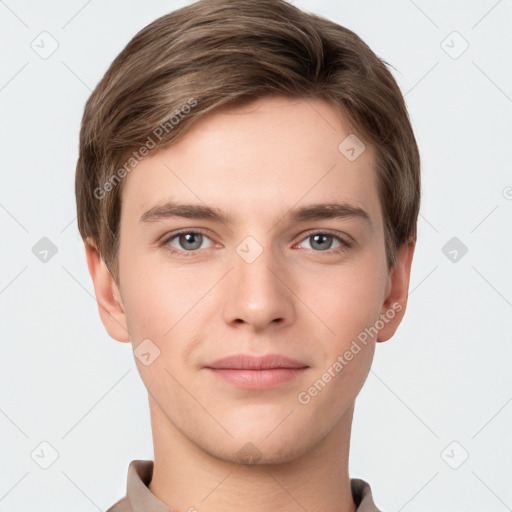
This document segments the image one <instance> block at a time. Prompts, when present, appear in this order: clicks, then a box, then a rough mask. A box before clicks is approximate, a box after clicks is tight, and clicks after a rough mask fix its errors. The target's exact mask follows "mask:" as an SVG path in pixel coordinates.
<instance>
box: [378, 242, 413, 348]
mask: <svg viewBox="0 0 512 512" xmlns="http://www.w3.org/2000/svg"><path fill="white" fill-rule="evenodd" d="M415 245H416V241H415V240H413V241H410V242H408V243H406V244H404V245H403V246H402V247H401V248H400V249H398V251H397V254H396V262H395V265H394V266H393V268H392V269H391V271H390V273H389V277H388V282H387V285H386V294H385V299H384V303H383V304H382V310H381V315H380V318H381V320H382V323H383V324H384V327H383V328H382V329H380V330H379V334H378V335H377V341H378V342H381V341H387V340H389V338H391V336H393V334H395V331H396V330H397V328H398V326H399V325H400V322H401V321H402V318H403V317H404V314H405V308H406V306H407V296H408V294H409V278H410V275H411V264H412V256H413V254H414V247H415Z"/></svg>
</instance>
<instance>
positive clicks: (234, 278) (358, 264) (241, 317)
mask: <svg viewBox="0 0 512 512" xmlns="http://www.w3.org/2000/svg"><path fill="white" fill-rule="evenodd" d="M350 133H352V132H351V131H350V130H349V129H348V128H347V125H346V124H345V122H344V120H343V118H342V117H341V116H340V114H339V113H338V112H337V111H336V110H335V109H334V108H333V107H332V106H330V105H329V104H328V103H326V102H324V101H322V100H308V101H307V102H306V101H305V100H299V99H282V98H281V99H278V98H266V99H263V100H259V101H257V102H256V103H253V104H252V105H250V106H246V107H243V108H238V109H236V110H228V111H224V112H217V113H214V114H211V115H210V116H209V117H206V118H204V119H202V120H201V121H199V122H198V123H197V124H196V125H195V126H194V127H193V128H192V129H191V131H189V132H188V133H187V134H186V135H185V136H184V137H183V138H182V139H180V140H179V141H178V142H177V143H175V144H174V145H172V146H170V147H169V148H166V149H162V150H160V151H157V152H155V153H154V154H151V155H149V156H147V157H146V158H145V159H143V160H142V161H141V162H140V163H139V164H138V166H137V167H136V168H135V169H134V170H133V171H132V172H131V173H130V175H129V176H127V177H126V178H125V180H126V181H125V183H124V190H123V195H122V213H121V228H120V249H119V288H118V287H116V286H115V285H114V287H113V288H114V291H115V295H116V296H117V299H118V301H119V312H118V313H116V315H117V320H118V323H123V322H124V323H125V324H126V329H127V331H128V332H129V339H130V340H131V342H132V344H133V347H134V349H135V353H136V355H137V356H138V357H136V359H135V360H136V363H137V366H138V369H139V372H140V375H141V378H142V380H143V381H144V384H145V386H146V388H147V390H148V393H149V398H150V406H151V408H152V417H153V418H158V420H157V421H158V422H159V425H157V426H156V427H157V428H159V429H160V431H161V432H166V433H167V434H169V435H172V433H174V434H176V435H178V433H179V434H180V435H183V436H185V437H186V438H188V439H189V440H190V441H192V442H193V443H194V444H195V445H196V446H198V447H200V448H201V449H202V450H204V451H206V452H208V453H210V454H212V455H214V456H216V457H218V458H221V459H224V460H238V459H240V457H243V458H244V459H247V457H249V459H250V458H251V457H253V458H258V459H259V460H260V462H261V463H263V462H284V461H288V460H292V459H293V458H294V457H298V456H299V455H301V454H304V453H305V452H307V451H308V450H309V449H311V447H313V446H315V445H317V444H318V443H319V442H320V441H321V440H322V439H324V438H325V437H326V436H328V435H330V434H333V433H334V432H335V431H336V429H339V428H340V425H342V424H344V423H343V418H344V417H346V415H347V414H348V413H349V411H350V409H351V406H352V405H353V403H354V400H355V397H356V396H357V394H358V392H359V390H360V389H361V387H362V385H363V383H364V381H365V379H366V377H367V375H368V372H369V369H370V365H371V361H372V358H373V353H374V347H375V342H376V341H383V340H384V339H385V338H387V337H389V336H390V335H391V334H392V332H394V330H395V329H396V327H397V325H398V323H399V318H401V314H402V313H401V311H402V312H403V308H404V307H405V303H404V296H405V294H404V293H403V288H404V286H405V288H406V287H407V286H406V285H407V282H406V281H407V279H408V272H409V265H410V257H411V256H412V250H411V251H409V252H408V253H407V254H408V256H407V257H406V258H405V259H404V258H402V259H401V258H400V257H399V259H398V264H397V265H398V267H400V266H402V269H403V272H402V273H401V274H400V272H399V271H397V274H396V275H395V277H396V276H398V277H396V282H394V281H393V279H394V277H393V276H394V274H393V272H392V273H389V272H388V270H387V265H386V256H385V244H384V227H383V218H382V213H381V205H380V202H379V197H378V193H377V184H376V172H375V169H374V168H373V162H374V159H375V153H374V150H373V148H372V147H371V146H370V145H369V144H368V143H366V142H365V141H364V139H363V138H362V136H360V135H358V137H359V139H360V140H362V141H363V142H365V144H366V148H365V149H364V151H363V152H362V153H361V154H360V155H359V156H358V157H357V158H356V159H354V158H353V154H352V153H353V152H351V151H350V149H348V153H347V142H344V143H343V141H344V140H345V138H346V137H347V136H348V135H349V134H350ZM341 143H343V144H342V145H341V150H340V144H341ZM352 146H353V144H352ZM348 147H349V148H350V144H348ZM359 149H360V148H359V147H355V151H356V152H358V151H359ZM347 155H349V156H351V157H352V158H347ZM402 261H404V263H403V264H402ZM400 275H402V276H403V275H406V279H405V280H404V279H400ZM397 282H398V284H397ZM394 298H398V302H397V301H395V300H394ZM397 304H398V305H397ZM102 318H104V323H105V325H106V326H107V329H109V332H110V333H111V334H112V335H113V336H114V337H116V338H117V339H120V340H121V341H127V339H123V337H122V336H121V335H119V334H117V335H116V333H115V332H114V330H115V328H114V327H113V326H112V325H113V324H112V320H111V319H109V318H108V316H107V315H105V316H103V317H102ZM378 330H380V334H378V335H377V331H378ZM383 333H384V334H383ZM141 343H142V344H141ZM139 344H141V345H140V347H139ZM138 347H139V348H138ZM141 354H144V356H142V357H141ZM267 355H272V356H273V357H270V358H268V359H265V360H262V359H260V357H263V356H267ZM229 356H244V357H242V358H241V359H238V360H235V361H234V362H233V361H228V362H224V363H222V362H220V363H219V362H218V361H219V360H220V359H222V358H226V357H229ZM251 356H252V357H253V358H256V359H252V358H251ZM279 357H282V358H289V359H291V360H293V361H292V362H290V361H289V360H286V361H285V362H283V360H280V359H279ZM262 361H263V362H262ZM258 364H259V365H260V366H258ZM261 365H263V367H264V368H263V369H262V367H261ZM290 366H291V367H293V369H290ZM154 427H155V426H154ZM248 443H252V444H248Z"/></svg>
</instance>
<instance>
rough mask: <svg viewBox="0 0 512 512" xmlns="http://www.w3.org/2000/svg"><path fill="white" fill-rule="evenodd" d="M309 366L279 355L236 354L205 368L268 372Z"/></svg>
mask: <svg viewBox="0 0 512 512" xmlns="http://www.w3.org/2000/svg"><path fill="white" fill-rule="evenodd" d="M307 367H308V365H307V364H304V363H301V362H300V361H297V360H295V359H291V358H289V357H285V356H281V355H279V354H266V355H264V356H251V355H248V354H235V355H233V356H228V357H223V358H222V359H217V360H216V361H214V362H213V363H209V364H207V365H206V366H205V368H214V369H217V370H219V369H233V370H268V369H272V368H307Z"/></svg>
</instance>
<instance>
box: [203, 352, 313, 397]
mask: <svg viewBox="0 0 512 512" xmlns="http://www.w3.org/2000/svg"><path fill="white" fill-rule="evenodd" d="M204 368H205V369H206V370H207V371H208V372H210V373H211V374H213V375H214V376H215V377H218V378H220V379H221V380H223V381H224V382H228V383H229V384H231V385H234V386H236V387H238V388H244V389H265V388H271V387H275V386H278V385H280V384H284V383H285V382H289V381H291V380H293V379H295V378H297V377H298V376H300V375H302V374H303V373H304V372H305V371H307V368H309V366H308V365H306V364H304V363H302V362H300V361H297V360H295V359H291V358H289V357H285V356H281V355H278V354H267V355H265V356H260V357H255V356H250V355H246V354H237V355H234V356H228V357H224V358H222V359H218V360H217V361H214V362H213V363H210V364H208V365H206V366H205V367H204Z"/></svg>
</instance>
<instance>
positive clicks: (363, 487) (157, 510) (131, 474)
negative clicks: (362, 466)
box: [111, 460, 380, 512]
mask: <svg viewBox="0 0 512 512" xmlns="http://www.w3.org/2000/svg"><path fill="white" fill-rule="evenodd" d="M153 465H154V463H153V461H152V460H132V461H131V462H130V465H129V467H128V481H127V488H126V498H125V499H126V501H127V502H128V504H129V505H130V507H131V508H130V512H174V510H173V509H172V508H169V507H168V506H167V505H165V504H164V503H162V502H161V501H160V500H159V499H158V498H157V497H156V496H155V495H154V494H153V493H152V492H151V491H150V490H149V489H148V485H149V482H151V478H152V476H153ZM350 488H351V491H352V496H353V498H354V502H355V504H356V505H357V512H380V510H379V509H378V508H377V507H376V506H375V503H374V501H373V497H372V490H371V487H370V484H368V483H367V482H365V481H364V480H361V479H360V478H351V479H350ZM121 501H123V500H121ZM123 510H124V509H123ZM111 511H112V512H117V511H116V508H115V507H113V508H112V509H111Z"/></svg>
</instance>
